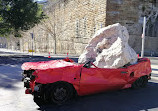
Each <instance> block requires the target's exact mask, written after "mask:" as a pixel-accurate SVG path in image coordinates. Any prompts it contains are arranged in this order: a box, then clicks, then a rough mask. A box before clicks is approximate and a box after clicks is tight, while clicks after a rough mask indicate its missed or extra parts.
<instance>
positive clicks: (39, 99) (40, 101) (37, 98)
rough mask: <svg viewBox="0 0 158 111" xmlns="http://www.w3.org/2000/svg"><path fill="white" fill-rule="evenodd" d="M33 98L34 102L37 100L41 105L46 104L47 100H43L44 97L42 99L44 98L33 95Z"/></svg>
mask: <svg viewBox="0 0 158 111" xmlns="http://www.w3.org/2000/svg"><path fill="white" fill-rule="evenodd" d="M33 100H34V102H35V103H36V104H37V105H39V106H41V105H43V104H45V102H44V101H43V99H42V98H39V97H37V96H34V97H33Z"/></svg>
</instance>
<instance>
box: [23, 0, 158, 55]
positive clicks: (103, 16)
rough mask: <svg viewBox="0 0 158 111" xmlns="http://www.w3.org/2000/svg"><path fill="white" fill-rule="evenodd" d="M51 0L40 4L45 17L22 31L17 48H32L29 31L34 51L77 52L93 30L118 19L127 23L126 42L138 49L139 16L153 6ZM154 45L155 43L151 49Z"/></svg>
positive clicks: (128, 0)
mask: <svg viewBox="0 0 158 111" xmlns="http://www.w3.org/2000/svg"><path fill="white" fill-rule="evenodd" d="M53 1H54V0H52V1H51V0H49V3H48V5H47V6H45V8H44V9H45V11H46V14H47V15H48V17H49V18H48V19H46V20H44V21H43V22H42V23H41V24H38V25H37V26H36V27H34V28H33V29H31V30H29V31H28V32H25V33H23V38H21V40H20V46H21V48H20V49H21V51H28V50H29V49H32V39H31V36H30V33H34V38H33V41H34V45H33V47H34V50H35V52H47V53H48V52H51V53H57V54H66V53H70V54H77V55H80V54H81V53H82V52H83V49H84V47H85V46H86V45H87V43H88V41H89V38H91V37H92V35H93V34H94V33H95V32H96V31H97V30H99V29H100V28H102V27H105V26H107V25H110V24H114V23H118V22H119V23H120V24H121V25H124V26H126V27H127V29H128V31H129V34H130V35H131V36H130V40H129V44H130V45H131V46H132V47H133V48H134V49H135V50H136V51H137V52H138V53H139V52H140V49H141V46H140V44H141V39H140V41H139V40H138V41H137V39H138V38H137V37H139V38H140V36H141V33H142V23H143V16H144V15H145V14H146V15H148V16H147V17H149V16H150V14H149V13H150V12H152V10H153V8H151V6H152V7H157V6H156V5H155V6H154V5H153V4H152V3H150V2H149V1H147V0H55V2H53ZM144 7H145V8H144ZM155 39H156V40H155ZM155 39H150V40H149V41H150V43H148V44H151V45H152V43H153V42H154V43H155V41H157V38H155ZM152 40H155V41H152ZM149 41H148V42H149ZM147 46H148V47H147ZM147 46H146V47H147V48H146V50H147V52H150V50H151V49H150V47H151V46H150V45H147ZM157 48H158V45H156V44H155V50H154V51H156V49H157Z"/></svg>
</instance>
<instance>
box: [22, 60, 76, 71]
mask: <svg viewBox="0 0 158 111" xmlns="http://www.w3.org/2000/svg"><path fill="white" fill-rule="evenodd" d="M73 65H74V63H72V62H66V61H64V60H51V61H41V62H25V63H24V64H22V66H21V68H22V70H31V69H49V68H58V67H66V66H73Z"/></svg>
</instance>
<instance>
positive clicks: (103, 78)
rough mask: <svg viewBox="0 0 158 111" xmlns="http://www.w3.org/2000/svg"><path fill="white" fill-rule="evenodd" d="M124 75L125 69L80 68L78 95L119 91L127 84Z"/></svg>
mask: <svg viewBox="0 0 158 111" xmlns="http://www.w3.org/2000/svg"><path fill="white" fill-rule="evenodd" d="M126 73H127V69H106V68H85V67H82V71H81V80H80V95H87V94H93V93H98V92H102V91H107V90H117V89H121V88H122V87H124V85H125V84H126V83H127V81H126V79H127V76H126Z"/></svg>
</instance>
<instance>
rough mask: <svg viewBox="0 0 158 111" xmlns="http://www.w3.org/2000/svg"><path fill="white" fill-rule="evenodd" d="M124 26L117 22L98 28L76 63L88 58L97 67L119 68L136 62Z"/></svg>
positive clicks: (83, 61)
mask: <svg viewBox="0 0 158 111" xmlns="http://www.w3.org/2000/svg"><path fill="white" fill-rule="evenodd" d="M128 39H129V34H128V31H127V29H126V27H124V26H121V25H120V24H119V23H117V24H114V25H109V26H107V27H105V28H102V29H100V30H99V31H97V32H96V34H95V35H94V36H93V37H92V39H91V40H90V42H89V44H88V45H87V46H86V48H85V51H84V53H83V54H81V55H80V57H79V60H78V63H86V62H88V61H89V60H91V61H94V64H95V65H96V66H97V67H99V68H119V67H122V66H124V65H125V64H128V63H131V64H135V63H136V62H137V54H136V52H135V51H134V50H133V49H132V48H131V47H130V46H129V44H128Z"/></svg>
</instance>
